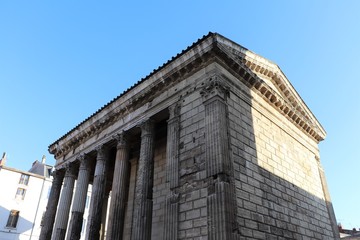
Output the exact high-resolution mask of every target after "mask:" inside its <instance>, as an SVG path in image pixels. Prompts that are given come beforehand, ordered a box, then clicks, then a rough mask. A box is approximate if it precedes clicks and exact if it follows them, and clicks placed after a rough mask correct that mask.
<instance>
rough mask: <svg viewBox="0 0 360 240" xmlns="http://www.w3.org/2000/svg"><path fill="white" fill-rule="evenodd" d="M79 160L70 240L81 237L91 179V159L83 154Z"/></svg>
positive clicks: (69, 233) (68, 237) (76, 239)
mask: <svg viewBox="0 0 360 240" xmlns="http://www.w3.org/2000/svg"><path fill="white" fill-rule="evenodd" d="M78 160H79V161H80V168H79V174H78V179H77V182H76V189H75V196H74V201H73V205H72V210H71V220H70V226H69V231H68V235H67V239H68V240H78V239H80V237H81V230H82V224H83V215H84V210H85V203H86V196H87V191H88V186H89V179H90V159H89V158H88V157H87V156H86V155H85V154H83V155H81V156H80V157H79V158H78Z"/></svg>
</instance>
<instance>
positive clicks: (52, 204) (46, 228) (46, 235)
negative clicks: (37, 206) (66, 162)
mask: <svg viewBox="0 0 360 240" xmlns="http://www.w3.org/2000/svg"><path fill="white" fill-rule="evenodd" d="M52 175H53V181H52V186H51V190H50V196H49V199H48V203H47V206H46V212H45V215H44V218H43V222H44V225H43V226H42V228H41V232H40V238H39V240H49V239H50V238H51V233H52V230H53V226H54V222H55V216H56V209H57V206H58V202H59V197H60V191H61V185H62V183H63V179H64V171H61V170H56V171H54V172H53V173H52Z"/></svg>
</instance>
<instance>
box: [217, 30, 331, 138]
mask: <svg viewBox="0 0 360 240" xmlns="http://www.w3.org/2000/svg"><path fill="white" fill-rule="evenodd" d="M214 38H215V39H216V40H215V41H216V42H217V43H218V44H217V48H218V49H219V50H218V51H219V52H221V54H220V55H221V57H222V58H223V59H225V58H226V61H227V64H230V66H231V68H232V70H235V71H237V72H238V73H240V76H241V77H242V79H243V81H244V83H245V84H246V85H247V86H249V87H250V88H251V89H253V90H254V91H256V92H257V93H258V94H260V95H261V96H262V97H263V98H264V99H265V100H267V101H268V102H269V103H270V104H272V105H273V106H274V107H275V108H276V109H277V110H278V111H279V112H281V113H282V114H283V115H285V116H286V117H287V118H288V119H289V120H290V121H292V122H293V123H294V124H295V125H297V126H298V127H299V128H300V129H301V130H303V131H305V132H306V133H307V134H309V135H310V136H311V137H313V138H314V139H315V140H316V141H318V142H319V141H321V140H323V139H324V138H325V136H326V132H325V130H324V129H323V127H322V126H321V124H320V123H319V122H318V120H317V119H316V117H315V116H314V115H313V113H312V112H311V111H310V109H309V108H308V107H307V105H306V104H305V102H304V101H303V100H302V98H301V97H300V95H299V94H298V93H297V91H296V90H295V88H294V87H293V86H292V84H291V83H290V81H289V80H288V79H287V77H286V76H285V74H284V73H283V72H282V71H281V69H280V68H279V66H277V65H276V64H275V63H273V62H271V61H269V60H267V59H265V58H263V57H261V56H259V55H257V54H255V53H253V52H252V51H249V50H248V49H246V48H244V47H242V46H240V45H238V44H236V43H234V42H233V41H231V40H229V39H227V38H225V37H223V36H221V35H218V34H215V36H214Z"/></svg>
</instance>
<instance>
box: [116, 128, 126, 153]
mask: <svg viewBox="0 0 360 240" xmlns="http://www.w3.org/2000/svg"><path fill="white" fill-rule="evenodd" d="M127 137H128V136H127V134H126V133H125V131H121V132H120V133H117V134H115V135H114V136H113V138H114V139H115V140H116V141H117V146H116V147H117V148H118V149H119V148H126V147H127V145H128V139H127Z"/></svg>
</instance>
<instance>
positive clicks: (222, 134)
mask: <svg viewBox="0 0 360 240" xmlns="http://www.w3.org/2000/svg"><path fill="white" fill-rule="evenodd" d="M228 89H229V88H228V87H227V86H226V84H225V82H224V81H223V80H222V79H221V78H220V77H219V76H212V77H211V78H210V79H209V82H208V84H207V85H206V86H205V88H204V89H203V90H202V91H201V95H202V97H203V101H204V106H205V146H206V149H205V169H206V176H207V177H208V178H209V180H211V181H209V182H210V186H209V187H208V197H207V212H208V237H209V239H210V240H212V239H216V240H225V239H233V237H232V234H233V229H234V223H235V221H234V218H235V210H234V209H235V208H234V206H235V204H234V202H235V192H234V186H233V184H234V183H233V180H232V172H231V162H230V155H229V138H228V123H227V105H226V104H227V103H226V98H227V95H228V92H229V90H228Z"/></svg>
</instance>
